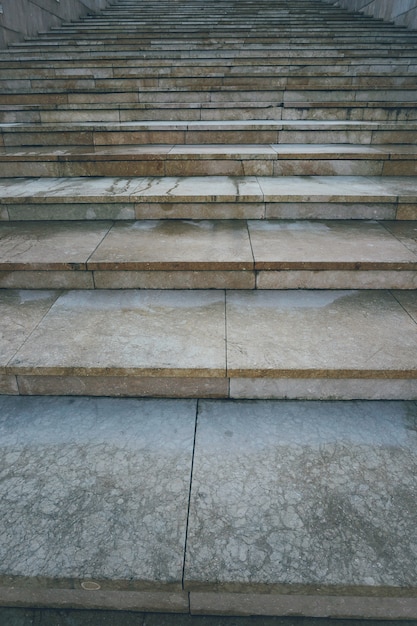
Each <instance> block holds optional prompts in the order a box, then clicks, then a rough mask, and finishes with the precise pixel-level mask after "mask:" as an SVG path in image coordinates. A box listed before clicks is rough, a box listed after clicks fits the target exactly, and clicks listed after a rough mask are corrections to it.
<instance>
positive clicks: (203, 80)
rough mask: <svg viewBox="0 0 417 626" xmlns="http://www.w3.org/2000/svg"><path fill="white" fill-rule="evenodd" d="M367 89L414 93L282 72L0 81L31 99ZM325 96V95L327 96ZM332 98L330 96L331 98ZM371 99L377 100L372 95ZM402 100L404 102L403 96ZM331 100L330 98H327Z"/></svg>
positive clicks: (380, 83)
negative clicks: (69, 93) (72, 94)
mask: <svg viewBox="0 0 417 626" xmlns="http://www.w3.org/2000/svg"><path fill="white" fill-rule="evenodd" d="M370 87H374V89H375V90H376V91H378V90H382V89H384V90H386V91H387V92H388V93H387V94H386V97H387V99H388V100H389V99H391V98H392V97H393V94H394V95H395V94H396V92H397V91H400V92H401V94H402V93H403V92H404V93H409V92H410V93H415V91H416V80H415V77H414V76H411V75H410V76H407V75H406V76H399V75H396V76H386V75H385V76H366V77H354V76H318V77H308V76H305V75H304V76H299V77H292V76H288V75H286V74H283V73H282V72H281V73H280V75H277V73H276V72H275V71H274V72H269V73H264V75H263V74H261V73H259V74H256V75H254V74H251V73H250V72H249V73H248V74H247V75H244V74H243V75H233V76H230V75H228V74H223V75H222V72H221V71H217V72H215V73H214V75H212V76H210V75H205V76H202V75H201V74H200V75H196V76H193V75H191V76H187V75H184V76H166V77H161V75H160V73H159V72H158V73H157V72H152V74H149V75H148V76H138V75H136V76H129V77H125V78H116V77H110V78H108V77H103V78H101V77H99V76H98V77H94V78H93V77H85V78H84V77H80V76H76V77H71V78H67V77H65V78H57V77H52V78H33V77H32V78H7V79H0V89H1V91H2V93H4V94H7V93H16V94H20V93H22V94H24V93H28V91H32V92H33V95H35V94H38V93H60V92H61V91H67V90H68V91H74V92H81V93H83V92H84V91H85V90H89V91H90V90H91V92H95V91H97V92H108V93H112V92H114V91H120V92H121V93H124V92H126V93H129V92H130V91H135V92H136V91H137V90H140V93H141V96H142V94H143V95H145V94H147V93H148V92H164V91H171V90H172V91H174V92H175V91H179V92H182V91H187V92H195V91H201V92H207V91H217V90H222V91H227V90H233V91H241V90H244V89H247V90H251V91H274V90H276V89H285V92H288V93H289V94H291V92H292V91H294V90H296V91H307V92H311V91H319V92H321V91H325V90H329V91H331V90H334V91H337V92H338V94H339V92H342V93H343V94H344V95H345V96H346V98H347V99H352V96H351V93H352V92H354V91H355V92H357V98H358V99H361V98H362V94H363V91H364V90H365V91H366V93H369V90H370ZM328 95H329V94H328ZM335 95H336V94H333V95H332V97H334V96H335ZM375 99H377V100H378V99H379V97H378V94H375ZM403 99H406V98H405V97H404V96H403ZM330 100H331V98H330Z"/></svg>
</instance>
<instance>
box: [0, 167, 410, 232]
mask: <svg viewBox="0 0 417 626" xmlns="http://www.w3.org/2000/svg"><path fill="white" fill-rule="evenodd" d="M0 207H1V212H0V216H1V220H4V221H8V220H10V221H22V220H23V221H42V220H49V221H51V220H54V221H56V220H58V221H62V220H97V219H99V220H100V219H101V220H103V219H105V220H108V219H110V220H117V221H119V220H135V219H265V218H267V219H333V220H334V219H344V220H347V219H354V220H360V219H365V220H368V219H377V220H417V181H416V179H415V177H403V176H401V177H384V178H381V177H361V176H357V177H350V176H328V177H326V176H317V177H314V178H312V177H302V176H298V177H297V176H289V177H288V176H287V177H286V176H281V177H254V176H253V177H243V178H241V177H226V176H205V177H164V178H161V177H155V178H153V177H152V178H143V177H142V178H141V177H137V178H114V177H106V178H88V177H82V178H70V179H65V178H58V179H57V178H38V179H31V178H28V179H20V178H19V179H3V180H0Z"/></svg>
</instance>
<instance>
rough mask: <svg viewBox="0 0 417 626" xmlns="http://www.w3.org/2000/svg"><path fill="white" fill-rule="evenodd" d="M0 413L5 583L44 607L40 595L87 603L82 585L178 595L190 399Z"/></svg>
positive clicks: (8, 406)
mask: <svg viewBox="0 0 417 626" xmlns="http://www.w3.org/2000/svg"><path fill="white" fill-rule="evenodd" d="M0 407H1V410H0V432H1V441H2V446H3V454H2V459H1V474H2V482H1V488H0V489H1V501H2V503H3V504H2V509H3V513H4V514H3V516H2V519H1V522H0V529H1V530H0V534H1V537H2V541H1V548H0V549H1V558H0V563H1V565H0V581H1V582H2V586H3V587H4V586H9V587H10V586H12V587H14V589H15V592H16V593H19V589H21V590H22V591H21V593H22V594H23V596H24V595H25V592H26V597H27V598H28V599H29V601H30V593H31V591H33V592H36V591H39V590H40V591H44V593H46V596H45V597H46V600H45V603H46V604H48V599H47V593H48V592H47V589H48V588H51V589H52V590H55V591H57V590H59V589H61V590H64V591H66V590H69V589H79V590H80V592H79V594H78V596H79V597H78V600H76V603H77V602H80V601H81V602H82V600H80V595H82V596H87V595H89V594H90V595H89V598H88V601H89V602H94V591H90V592H88V591H84V592H83V593H82V594H81V591H82V589H81V586H80V585H81V583H82V582H83V581H87V582H88V581H91V580H92V581H97V583H98V584H99V585H100V586H101V589H102V590H103V591H106V590H112V589H113V590H117V589H120V590H123V589H124V590H137V591H138V590H153V591H156V590H158V589H159V590H161V591H162V590H163V589H165V588H166V590H167V591H169V590H173V591H181V577H182V566H183V552H184V542H185V529H186V520H187V505H188V494H189V484H190V472H191V457H192V446H193V436H194V421H195V411H196V403H195V401H192V400H190V401H187V400H182V401H181V400H180V401H172V400H171V401H170V400H159V401H155V400H132V399H126V400H114V399H93V398H83V399H63V398H22V397H20V398H15V397H14V398H8V397H2V398H0ZM87 587H88V585H87ZM6 593H7V592H6ZM9 593H10V594H12V595H13V589H12V590H9ZM3 594H4V591H3ZM101 595H102V594H101ZM90 596H91V597H90ZM4 598H5V596H4V595H3V602H4ZM10 598H11V596H10ZM58 599H59V593H58ZM64 600H65V594H64ZM86 600H87V598H86ZM101 601H102V598H100V599H98V598H96V602H97V603H98V605H100V602H101ZM116 601H117V600H116ZM126 608H127V607H126Z"/></svg>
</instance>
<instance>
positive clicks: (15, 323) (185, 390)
mask: <svg viewBox="0 0 417 626" xmlns="http://www.w3.org/2000/svg"><path fill="white" fill-rule="evenodd" d="M416 307H417V292H416V291H415V290H414V291H400V290H394V291H392V292H391V291H385V290H379V291H373V290H372V291H367V290H359V291H358V290H354V291H344V290H336V291H329V290H318V291H311V290H301V291H299V290H285V291H280V290H273V291H265V290H239V291H226V292H225V291H223V290H217V291H216V290H215V291H213V290H211V291H207V290H201V291H196V290H194V291H183V290H178V291H172V290H123V289H121V290H120V289H119V290H84V291H83V290H72V291H68V292H62V291H41V290H37V291H36V290H30V291H25V290H7V289H6V290H3V291H2V292H1V294H0V308H1V317H2V320H3V335H2V345H3V350H2V353H1V357H0V377H1V392H2V393H3V394H12V395H13V394H21V395H109V396H118V395H122V396H129V395H134V396H146V395H150V396H169V397H172V396H175V397H231V398H303V399H329V398H334V399H349V398H356V399H359V398H362V399H372V398H374V399H395V398H401V399H416V398H417V367H416V358H415V355H416V350H417V308H416ZM97 329H100V332H97Z"/></svg>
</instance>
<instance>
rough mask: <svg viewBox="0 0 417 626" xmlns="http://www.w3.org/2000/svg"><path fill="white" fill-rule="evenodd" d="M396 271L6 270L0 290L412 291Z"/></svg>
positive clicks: (415, 274)
mask: <svg viewBox="0 0 417 626" xmlns="http://www.w3.org/2000/svg"><path fill="white" fill-rule="evenodd" d="M416 288H417V270H412V271H408V270H402V271H395V270H392V271H383V270H381V271H376V270H371V271H360V270H354V271H349V270H345V271H338V270H335V271H318V270H312V271H309V270H298V271H297V270H294V271H291V270H288V271H259V272H253V271H248V270H246V271H238V270H236V271H231V270H216V271H198V270H188V271H187V270H185V271H181V270H179V271H158V270H156V271H146V270H144V271H134V270H132V271H127V270H113V271H112V270H109V271H88V270H85V271H65V270H61V271H60V270H51V269H49V270H44V271H42V270H27V271H23V270H16V271H13V270H7V271H4V270H3V269H2V265H1V264H0V289H229V290H231V289H406V290H407V289H416Z"/></svg>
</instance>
